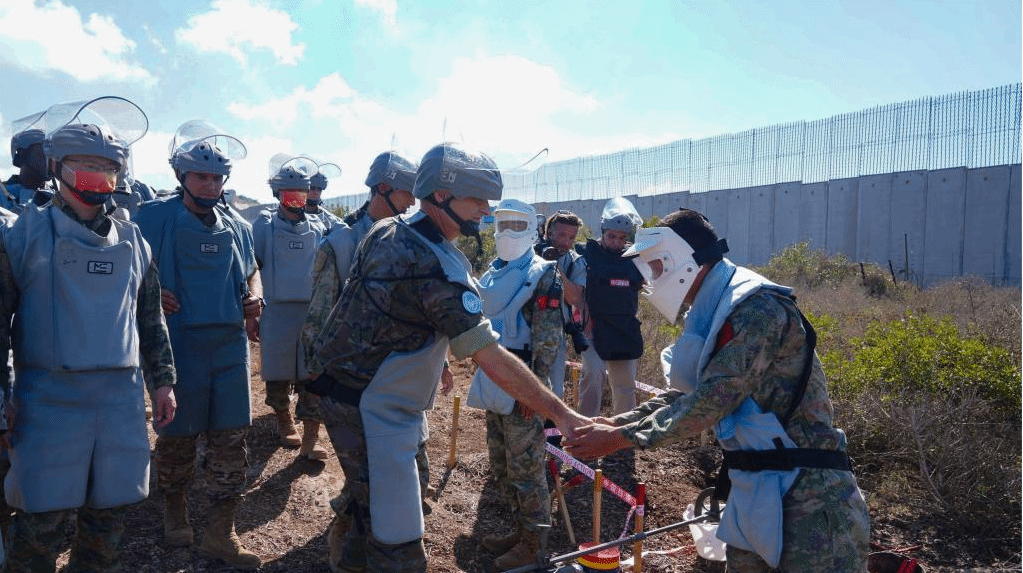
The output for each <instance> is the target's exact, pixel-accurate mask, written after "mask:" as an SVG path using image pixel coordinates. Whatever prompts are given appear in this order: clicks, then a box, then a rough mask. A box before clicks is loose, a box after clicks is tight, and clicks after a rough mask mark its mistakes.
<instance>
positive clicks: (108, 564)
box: [64, 506, 128, 573]
mask: <svg viewBox="0 0 1023 573" xmlns="http://www.w3.org/2000/svg"><path fill="white" fill-rule="evenodd" d="M127 515H128V508H127V506H121V507H111V508H108V509H95V508H91V507H82V508H79V509H78V519H77V521H76V531H75V539H74V542H73V543H72V544H71V559H70V561H68V565H67V567H66V568H65V569H64V573H105V572H111V571H120V570H121V568H120V559H121V540H122V539H123V538H124V529H125V525H124V523H125V518H126V517H127Z"/></svg>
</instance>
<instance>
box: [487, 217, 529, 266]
mask: <svg viewBox="0 0 1023 573" xmlns="http://www.w3.org/2000/svg"><path fill="white" fill-rule="evenodd" d="M494 228H495V229H496V232H495V233H494V243H495V245H496V247H497V258H499V259H502V260H505V261H514V260H515V259H517V258H519V257H521V256H522V255H523V254H525V252H526V251H528V250H529V249H531V248H532V247H533V241H534V240H535V239H536V218H535V217H530V216H529V215H526V214H524V213H516V212H514V211H498V212H495V213H494Z"/></svg>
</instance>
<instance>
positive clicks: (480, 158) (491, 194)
mask: <svg viewBox="0 0 1023 573" xmlns="http://www.w3.org/2000/svg"><path fill="white" fill-rule="evenodd" d="M438 189H446V190H448V191H450V192H451V194H452V195H454V196H455V197H458V198H462V197H475V198H476V199H483V200H485V201H500V200H501V191H502V189H504V183H503V182H502V181H501V171H500V170H499V169H498V168H497V163H495V162H494V160H493V159H491V158H490V157H488V156H487V155H485V154H483V153H482V152H479V151H473V150H469V149H466V148H465V147H464V146H463V145H462V144H461V143H442V144H440V145H437V146H434V147H433V149H431V150H429V151H427V152H426V155H424V156H423V160H422V161H420V162H419V169H418V170H417V171H416V183H415V186H414V188H413V189H412V194H413V195H415V197H416V199H426V198H427V197H430V196H431V195H433V193H434V192H435V191H437V190H438Z"/></svg>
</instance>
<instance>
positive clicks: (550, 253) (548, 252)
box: [540, 245, 561, 261]
mask: <svg viewBox="0 0 1023 573" xmlns="http://www.w3.org/2000/svg"><path fill="white" fill-rule="evenodd" d="M540 256H541V257H543V259H544V260H545V261H556V260H558V259H559V258H560V257H561V253H560V252H559V251H558V248H557V247H552V246H549V245H548V246H545V247H544V248H543V249H542V250H541V251H540Z"/></svg>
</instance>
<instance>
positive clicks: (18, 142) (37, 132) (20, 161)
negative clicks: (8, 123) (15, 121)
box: [11, 128, 46, 167]
mask: <svg viewBox="0 0 1023 573" xmlns="http://www.w3.org/2000/svg"><path fill="white" fill-rule="evenodd" d="M44 139H46V133H45V132H43V130H41V129H37V128H30V129H25V130H22V131H19V132H17V133H15V134H14V136H13V137H11V163H13V164H14V166H15V167H24V165H25V159H26V158H25V153H26V152H27V151H28V148H29V147H32V146H33V145H35V144H37V143H38V144H42V143H43V140H44Z"/></svg>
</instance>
